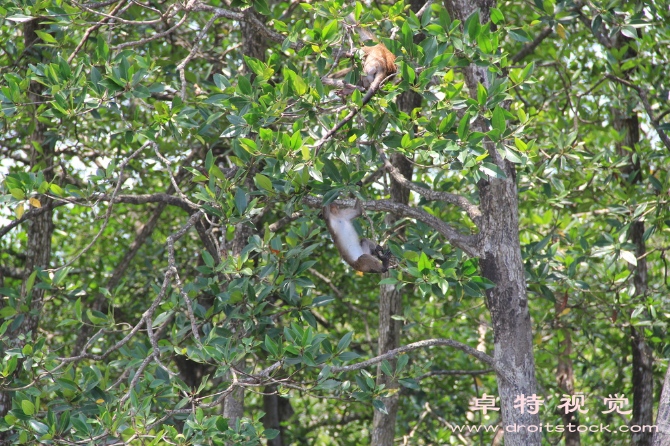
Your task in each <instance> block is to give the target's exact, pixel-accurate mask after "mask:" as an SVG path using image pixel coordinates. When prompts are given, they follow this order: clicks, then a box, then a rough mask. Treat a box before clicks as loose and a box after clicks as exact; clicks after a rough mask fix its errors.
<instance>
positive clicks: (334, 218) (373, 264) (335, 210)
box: [323, 200, 391, 274]
mask: <svg viewBox="0 0 670 446" xmlns="http://www.w3.org/2000/svg"><path fill="white" fill-rule="evenodd" d="M361 215H363V206H362V205H361V202H360V201H359V200H356V205H355V206H354V207H353V208H350V209H340V207H339V206H338V205H336V204H335V203H331V204H329V205H327V206H325V207H324V208H323V218H324V220H326V226H327V227H328V232H330V236H331V237H332V238H333V243H335V247H336V248H337V250H338V251H339V252H340V255H341V256H342V258H343V259H344V261H345V262H347V263H348V264H349V265H351V267H352V268H354V269H355V270H356V271H360V272H362V273H376V274H381V273H385V272H387V271H388V270H389V261H390V259H391V251H390V250H388V251H386V252H384V248H382V247H381V246H379V245H378V244H377V243H375V242H373V241H372V240H370V239H367V238H362V239H361V238H359V237H358V232H356V228H355V227H354V224H353V221H354V219H355V218H358V217H360V216H361Z"/></svg>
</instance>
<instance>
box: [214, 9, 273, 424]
mask: <svg viewBox="0 0 670 446" xmlns="http://www.w3.org/2000/svg"><path fill="white" fill-rule="evenodd" d="M245 14H254V15H255V12H254V11H253V8H249V9H247V10H246V11H245ZM256 17H257V18H258V15H256ZM240 30H241V34H242V52H243V53H244V55H246V56H248V57H254V58H256V59H259V60H261V61H264V60H265V50H266V49H267V46H266V44H265V39H263V37H262V35H261V34H260V33H258V32H257V31H256V29H255V28H254V27H253V26H252V25H250V24H249V23H248V22H246V21H243V22H240ZM245 68H246V64H245ZM246 71H248V72H251V70H248V69H247V70H246ZM252 80H253V76H252ZM249 184H251V185H253V183H251V182H248V184H247V185H249ZM251 235H253V229H252V228H251V227H249V226H248V225H245V224H242V223H240V224H238V225H236V226H235V238H234V239H233V242H232V251H233V256H239V255H240V254H241V253H242V250H243V249H244V247H245V246H246V245H247V241H248V239H249V237H250V236H251ZM224 237H225V235H224ZM234 367H236V368H240V367H244V362H241V363H237V364H234ZM243 415H244V388H243V387H238V388H237V389H235V390H234V391H233V393H232V394H231V395H230V396H228V397H227V398H226V399H225V400H224V402H223V417H224V418H228V425H229V426H231V427H232V426H234V425H235V423H236V422H237V420H238V419H239V418H242V416H243Z"/></svg>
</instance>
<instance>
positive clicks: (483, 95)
mask: <svg viewBox="0 0 670 446" xmlns="http://www.w3.org/2000/svg"><path fill="white" fill-rule="evenodd" d="M487 98H488V92H487V91H486V87H484V86H483V85H482V84H481V83H478V84H477V102H479V105H481V106H484V105H485V104H486V99H487Z"/></svg>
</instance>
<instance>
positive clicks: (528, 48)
mask: <svg viewBox="0 0 670 446" xmlns="http://www.w3.org/2000/svg"><path fill="white" fill-rule="evenodd" d="M552 31H553V30H552V29H551V27H548V28H545V29H543V30H542V31H541V32H540V34H538V35H537V36H536V37H535V38H534V39H533V41H532V42H528V43H527V44H525V45H524V46H523V48H521V49H520V50H519V52H518V53H516V54H515V55H514V56H512V58H511V59H510V62H511V63H517V62H519V61H520V60H522V59H523V58H524V57H526V56H528V55H529V54H531V53H532V52H533V51H535V48H537V46H538V45H539V44H540V43H542V41H543V40H544V39H546V38H547V37H549V35H550V34H551V33H552Z"/></svg>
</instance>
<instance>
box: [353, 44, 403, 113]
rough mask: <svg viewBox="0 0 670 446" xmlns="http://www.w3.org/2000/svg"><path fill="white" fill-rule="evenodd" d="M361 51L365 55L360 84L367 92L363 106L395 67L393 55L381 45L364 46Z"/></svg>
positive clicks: (394, 70)
mask: <svg viewBox="0 0 670 446" xmlns="http://www.w3.org/2000/svg"><path fill="white" fill-rule="evenodd" d="M362 50H363V52H364V53H365V60H364V61H363V74H364V76H363V77H362V78H361V84H362V86H363V87H364V88H366V89H367V90H368V92H367V94H366V95H365V97H364V98H363V105H365V104H367V103H368V102H369V101H370V99H372V96H373V95H374V94H375V93H376V92H377V90H379V87H381V84H382V81H383V80H384V79H386V77H387V76H390V75H391V74H393V73H395V72H396V66H395V55H394V54H393V53H392V52H390V51H389V50H387V49H386V46H384V44H383V43H378V44H377V45H375V46H364V47H363V48H362Z"/></svg>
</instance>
